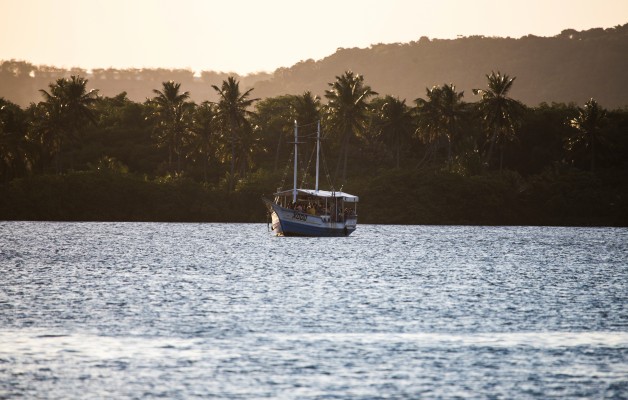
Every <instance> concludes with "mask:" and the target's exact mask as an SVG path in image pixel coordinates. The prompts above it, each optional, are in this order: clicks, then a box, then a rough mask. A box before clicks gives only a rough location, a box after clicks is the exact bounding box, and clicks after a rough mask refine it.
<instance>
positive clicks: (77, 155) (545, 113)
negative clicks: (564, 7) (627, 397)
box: [0, 24, 628, 227]
mask: <svg viewBox="0 0 628 400" xmlns="http://www.w3.org/2000/svg"><path fill="white" fill-rule="evenodd" d="M626 27H628V24H627V25H626V26H624V27H621V29H620V28H617V31H618V32H623V31H626V30H628V29H626ZM603 32H604V31H602V33H603ZM575 34H577V32H576V33H572V36H573V35H575ZM585 39H587V38H586V37H585ZM579 40H584V39H582V38H581V39H579ZM587 40H588V39H587ZM14 64H15V65H17V66H19V63H14ZM2 65H3V66H6V63H4V64H2ZM12 65H13V64H12ZM341 71H342V70H341ZM162 72H163V71H162ZM339 72H340V71H339ZM13 73H14V74H16V75H15V76H18V75H19V74H21V72H20V71H19V68H18V70H15V71H13ZM174 76H175V77H176V74H175V75H174ZM88 82H89V80H88V79H86V78H85V77H84V76H81V75H80V74H77V75H71V76H70V77H56V78H54V79H51V80H50V81H49V82H48V84H47V87H44V88H41V89H40V90H39V96H40V99H39V101H38V102H32V103H30V105H28V106H20V105H18V104H16V103H13V102H12V101H10V100H8V99H7V98H3V97H0V220H41V221H45V220H46V221H47V220H55V221H155V222H264V221H266V219H267V215H266V210H265V208H264V206H263V204H262V202H261V197H262V196H266V197H270V196H272V193H273V192H274V191H275V190H277V188H279V187H282V188H284V189H285V188H289V187H291V186H292V179H291V175H292V164H291V160H292V157H293V155H292V148H293V146H291V145H290V142H291V141H292V140H293V129H294V125H293V124H294V121H295V120H296V121H298V123H299V125H300V128H299V135H300V140H301V139H302V141H303V144H301V145H300V146H299V160H300V161H301V164H300V165H299V166H298V169H299V186H300V187H311V186H312V185H313V180H314V172H313V171H314V163H313V162H312V159H313V154H314V149H315V141H314V140H313V139H314V136H315V132H316V124H317V122H318V121H320V123H321V127H322V138H323V140H322V142H323V154H322V159H321V160H322V165H321V179H320V181H321V188H322V189H335V190H339V191H340V190H345V191H348V192H351V193H354V194H357V195H358V196H359V197H360V203H359V206H358V215H359V222H360V223H372V224H429V225H537V226H622V227H625V226H628V106H624V107H623V108H616V109H606V108H605V107H604V105H603V104H600V103H599V102H598V101H597V100H596V99H593V98H590V99H589V100H588V101H586V102H585V103H584V104H581V105H579V104H576V103H550V104H548V103H540V104H538V105H537V106H530V105H526V104H524V103H522V102H521V101H518V100H516V99H515V98H513V97H512V95H511V94H512V93H513V87H525V85H526V81H525V80H524V79H520V78H517V77H516V76H512V75H509V74H508V73H504V72H502V71H499V70H493V71H490V70H489V71H486V73H485V74H484V76H483V83H482V84H481V85H478V86H477V87H475V88H473V89H472V90H470V91H466V92H465V91H463V90H460V89H459V88H458V87H457V86H456V85H455V82H454V83H443V84H442V85H434V86H431V87H428V88H425V89H424V90H420V89H417V90H416V94H415V95H414V96H413V97H410V98H404V99H400V98H399V97H396V96H392V95H389V94H387V93H380V92H378V88H377V87H375V86H373V87H371V86H370V84H369V81H368V77H365V76H364V75H361V74H358V73H356V72H353V71H351V70H344V72H341V73H340V75H336V76H333V75H330V76H329V77H328V78H327V81H326V84H325V85H323V87H322V88H317V90H318V91H321V92H324V94H323V95H322V96H317V95H314V94H313V92H311V91H304V92H302V93H301V94H296V95H295V94H283V95H276V96H270V97H263V98H262V97H260V98H258V97H256V95H257V94H256V88H255V87H251V88H247V89H241V82H240V81H239V80H238V77H237V76H225V77H222V78H221V80H218V81H217V82H215V83H216V84H209V83H206V84H205V86H204V89H203V90H204V92H205V93H207V94H208V95H207V97H206V98H208V99H211V101H210V100H204V101H193V100H192V97H191V93H190V92H189V91H186V85H184V84H183V83H181V82H177V81H175V80H165V81H162V82H159V83H156V84H155V86H154V87H153V89H152V92H151V93H150V96H151V97H148V98H146V100H145V101H142V102H139V101H134V100H131V99H130V98H129V96H128V94H127V92H126V91H124V90H122V91H120V92H119V93H118V94H116V95H113V96H105V95H102V94H101V93H100V92H99V90H98V88H97V86H98V80H96V81H94V82H91V83H90V85H94V86H96V88H95V89H88ZM618 85H619V86H622V85H621V82H619V83H618ZM623 87H624V88H625V85H624V86H623ZM13 89H14V90H15V91H16V93H17V92H19V91H20V87H19V86H15V87H14V88H13ZM196 95H198V93H197V94H196Z"/></svg>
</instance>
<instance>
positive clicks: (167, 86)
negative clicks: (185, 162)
mask: <svg viewBox="0 0 628 400" xmlns="http://www.w3.org/2000/svg"><path fill="white" fill-rule="evenodd" d="M162 86H163V90H157V89H153V93H155V94H156V96H155V97H153V98H152V99H151V100H150V102H149V103H150V104H151V105H153V106H154V107H155V109H154V113H153V116H154V117H155V118H156V120H157V135H158V140H159V145H161V146H167V147H168V167H169V169H170V170H172V154H173V153H174V154H175V155H176V156H177V170H176V172H181V153H182V146H183V140H184V136H185V134H186V132H187V129H188V126H189V123H190V116H191V112H192V111H193V109H194V104H193V103H191V102H188V101H187V100H188V99H189V98H190V93H189V92H183V93H180V92H179V90H180V89H181V84H180V83H175V82H174V81H168V82H163V83H162Z"/></svg>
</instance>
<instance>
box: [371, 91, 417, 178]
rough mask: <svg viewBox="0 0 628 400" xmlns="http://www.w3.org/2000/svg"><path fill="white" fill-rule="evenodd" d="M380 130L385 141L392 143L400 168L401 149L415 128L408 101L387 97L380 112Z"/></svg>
mask: <svg viewBox="0 0 628 400" xmlns="http://www.w3.org/2000/svg"><path fill="white" fill-rule="evenodd" d="M378 117H379V118H378V119H379V121H378V122H379V123H378V125H379V126H378V130H379V133H380V135H381V136H383V138H384V140H386V141H387V142H388V143H390V145H391V147H392V148H393V149H394V151H395V154H396V157H395V158H396V166H397V168H399V166H400V159H401V149H402V147H403V146H404V142H405V141H406V140H408V138H409V137H410V134H411V133H412V131H413V128H414V122H413V118H412V110H411V109H410V108H409V107H408V106H407V105H406V101H405V99H404V100H399V98H397V97H393V96H390V95H388V96H386V97H385V98H384V99H383V101H382V106H381V108H380V109H379V110H378Z"/></svg>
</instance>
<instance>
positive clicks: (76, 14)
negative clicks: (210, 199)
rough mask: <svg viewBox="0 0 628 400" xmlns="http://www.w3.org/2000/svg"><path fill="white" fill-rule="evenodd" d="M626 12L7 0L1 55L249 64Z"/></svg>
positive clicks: (138, 64) (522, 4)
mask: <svg viewBox="0 0 628 400" xmlns="http://www.w3.org/2000/svg"><path fill="white" fill-rule="evenodd" d="M627 22H628V0H596V1H591V0H525V1H518V0H517V1H514V0H513V1H509V0H501V1H495V0H490V1H489V0H475V1H473V0H459V1H454V0H431V1H427V0H414V1H413V0H359V1H356V0H314V1H300V0H266V1H260V0H228V1H223V0H217V1H211V0H0V60H10V59H17V60H25V61H29V62H32V63H34V64H37V65H42V64H46V65H54V66H58V67H65V68H70V67H75V66H77V67H82V68H87V69H91V68H108V67H114V68H133V67H135V68H142V67H162V68H190V69H192V70H194V71H196V72H199V71H201V70H214V71H225V72H237V73H240V74H245V73H249V72H256V71H269V72H271V71H273V70H275V69H276V68H278V67H289V66H291V65H293V64H294V63H296V62H298V61H300V60H306V59H309V58H313V59H315V60H318V59H321V58H324V57H326V56H328V55H331V54H333V53H334V52H335V51H336V49H337V48H338V47H368V46H369V45H371V44H377V43H395V42H409V41H412V40H418V39H419V38H420V37H421V36H427V37H429V38H442V39H447V38H455V37H457V36H458V35H463V36H469V35H484V36H510V37H521V36H524V35H527V34H534V35H537V36H554V35H556V34H558V33H560V31H562V30H563V29H566V28H573V29H577V30H583V29H590V28H596V27H601V28H609V27H613V26H616V25H623V24H625V23H627Z"/></svg>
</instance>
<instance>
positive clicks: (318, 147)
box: [314, 119, 321, 192]
mask: <svg viewBox="0 0 628 400" xmlns="http://www.w3.org/2000/svg"><path fill="white" fill-rule="evenodd" d="M320 152H321V120H320V119H319V120H318V124H317V126H316V186H315V187H314V190H316V191H317V192H318V157H319V155H320Z"/></svg>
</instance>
